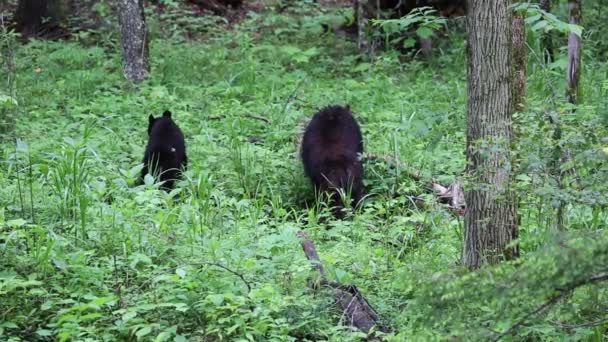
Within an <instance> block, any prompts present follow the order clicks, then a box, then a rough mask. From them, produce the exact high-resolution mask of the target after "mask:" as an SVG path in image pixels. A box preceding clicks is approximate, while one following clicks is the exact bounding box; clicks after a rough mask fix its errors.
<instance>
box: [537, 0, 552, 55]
mask: <svg viewBox="0 0 608 342" xmlns="http://www.w3.org/2000/svg"><path fill="white" fill-rule="evenodd" d="M540 8H541V9H543V10H544V11H545V12H547V13H551V0H540ZM541 44H542V48H543V56H545V63H551V62H552V61H553V39H552V38H551V32H545V33H544V34H543V38H542V40H541Z"/></svg>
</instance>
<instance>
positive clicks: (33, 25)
mask: <svg viewBox="0 0 608 342" xmlns="http://www.w3.org/2000/svg"><path fill="white" fill-rule="evenodd" d="M61 19H62V10H61V2H60V1H59V0H19V3H18V5H17V10H16V12H15V30H16V31H17V32H20V33H21V35H22V36H23V37H24V38H29V37H36V36H39V35H44V33H45V32H44V31H49V30H52V29H53V28H55V27H57V26H58V24H59V21H60V20H61Z"/></svg>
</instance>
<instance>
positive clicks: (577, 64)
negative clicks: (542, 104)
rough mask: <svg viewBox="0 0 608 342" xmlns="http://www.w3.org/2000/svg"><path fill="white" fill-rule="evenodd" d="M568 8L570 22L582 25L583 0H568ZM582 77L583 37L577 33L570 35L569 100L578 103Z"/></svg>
mask: <svg viewBox="0 0 608 342" xmlns="http://www.w3.org/2000/svg"><path fill="white" fill-rule="evenodd" d="M568 10H569V11H570V20H569V21H570V24H576V25H580V23H581V1H580V0H568ZM580 77H581V37H579V36H578V35H576V34H575V33H570V35H569V36H568V67H567V68H566V79H567V81H568V90H567V93H566V97H567V100H568V102H570V103H572V104H576V103H577V98H578V96H579V80H580Z"/></svg>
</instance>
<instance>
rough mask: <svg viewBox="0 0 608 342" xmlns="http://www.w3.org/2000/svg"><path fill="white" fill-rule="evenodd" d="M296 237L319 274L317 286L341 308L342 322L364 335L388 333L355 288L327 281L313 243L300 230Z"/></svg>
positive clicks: (386, 328) (387, 329)
mask: <svg viewBox="0 0 608 342" xmlns="http://www.w3.org/2000/svg"><path fill="white" fill-rule="evenodd" d="M297 235H298V237H299V238H300V243H301V245H302V249H303V250H304V254H305V255H306V258H307V259H308V260H310V261H311V263H312V264H313V267H314V268H315V269H316V270H317V272H319V281H318V284H319V285H321V286H327V287H329V288H331V289H332V290H333V291H334V297H335V298H336V303H338V304H339V305H340V307H341V308H342V317H343V319H342V321H343V322H345V323H346V324H347V325H349V326H352V327H355V328H357V329H359V330H360V331H363V332H365V333H369V332H370V331H372V329H374V328H375V329H376V330H378V331H382V332H385V333H386V332H390V329H389V328H388V327H387V326H385V325H384V324H383V323H382V322H381V320H380V318H379V317H378V314H377V313H376V311H375V310H374V308H373V307H372V306H371V305H370V304H369V302H368V301H367V299H365V297H363V295H362V294H361V291H359V289H358V288H357V287H356V286H354V285H342V284H340V283H338V282H334V281H328V280H327V278H326V276H325V269H324V268H323V264H321V259H320V258H319V255H318V254H317V250H316V248H315V244H314V242H312V240H310V239H309V238H308V234H306V232H304V231H302V230H300V231H298V233H297Z"/></svg>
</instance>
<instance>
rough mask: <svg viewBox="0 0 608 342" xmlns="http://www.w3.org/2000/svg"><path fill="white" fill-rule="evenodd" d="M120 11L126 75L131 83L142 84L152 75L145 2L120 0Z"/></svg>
mask: <svg viewBox="0 0 608 342" xmlns="http://www.w3.org/2000/svg"><path fill="white" fill-rule="evenodd" d="M118 11H119V13H118V20H119V22H120V33H121V41H122V64H123V70H124V74H125V76H126V77H127V78H128V79H130V80H131V81H133V82H135V83H140V82H142V81H143V80H145V79H146V78H147V77H148V74H149V73H150V61H149V49H148V34H147V31H146V20H145V17H144V7H143V0H118Z"/></svg>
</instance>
